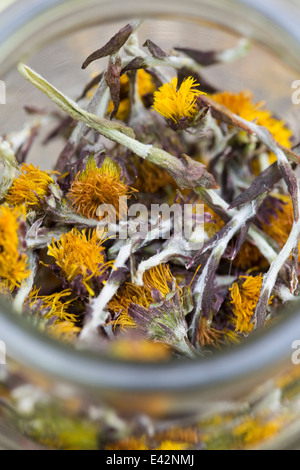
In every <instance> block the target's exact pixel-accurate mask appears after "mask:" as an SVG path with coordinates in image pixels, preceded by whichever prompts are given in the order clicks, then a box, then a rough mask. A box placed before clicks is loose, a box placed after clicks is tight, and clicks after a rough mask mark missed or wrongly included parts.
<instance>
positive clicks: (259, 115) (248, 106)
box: [212, 91, 293, 148]
mask: <svg viewBox="0 0 300 470" xmlns="http://www.w3.org/2000/svg"><path fill="white" fill-rule="evenodd" d="M212 98H213V100H214V101H216V102H217V103H219V104H221V105H223V106H225V107H226V108H228V109H229V110H230V111H231V112H232V113H234V114H237V115H238V116H240V117H241V118H243V119H246V120H247V121H256V123H257V124H258V125H259V126H264V127H266V128H267V129H269V131H270V132H271V134H272V135H273V137H274V138H275V139H276V140H277V142H278V143H279V144H281V145H283V146H285V147H287V148H291V145H292V144H291V140H290V139H291V137H292V135H293V133H292V131H291V130H290V129H288V128H287V127H286V123H285V122H284V121H279V120H278V119H275V118H274V117H273V115H272V113H271V112H270V111H268V110H267V109H264V108H263V106H264V104H265V103H264V102H259V103H253V94H252V93H251V92H249V91H241V92H240V93H230V92H228V91H225V92H223V93H216V94H214V95H212Z"/></svg>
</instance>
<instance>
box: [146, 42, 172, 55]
mask: <svg viewBox="0 0 300 470" xmlns="http://www.w3.org/2000/svg"><path fill="white" fill-rule="evenodd" d="M143 47H147V48H148V49H149V52H150V53H151V55H152V56H153V57H156V58H157V59H163V58H164V57H168V54H166V53H165V52H164V51H163V50H162V49H161V48H160V47H159V46H158V45H157V44H155V43H154V42H153V41H151V40H150V39H147V41H146V42H145V43H144V44H143Z"/></svg>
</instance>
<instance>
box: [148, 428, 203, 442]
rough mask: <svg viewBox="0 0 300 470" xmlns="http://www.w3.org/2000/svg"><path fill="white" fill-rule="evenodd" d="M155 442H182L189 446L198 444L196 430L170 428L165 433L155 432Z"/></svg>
mask: <svg viewBox="0 0 300 470" xmlns="http://www.w3.org/2000/svg"><path fill="white" fill-rule="evenodd" d="M154 439H155V440H156V441H162V442H163V441H164V442H166V441H168V442H170V441H171V442H184V443H189V446H191V445H197V444H198V443H199V434H198V431H197V428H192V427H189V428H178V427H174V428H170V429H167V430H166V431H161V432H157V433H156V434H155V436H154Z"/></svg>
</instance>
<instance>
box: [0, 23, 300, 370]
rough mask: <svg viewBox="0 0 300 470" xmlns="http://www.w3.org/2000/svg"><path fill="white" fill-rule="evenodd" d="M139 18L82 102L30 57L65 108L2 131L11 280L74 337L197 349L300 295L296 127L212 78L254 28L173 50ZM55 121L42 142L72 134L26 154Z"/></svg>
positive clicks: (135, 347)
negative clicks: (31, 158)
mask: <svg viewBox="0 0 300 470" xmlns="http://www.w3.org/2000/svg"><path fill="white" fill-rule="evenodd" d="M139 25H140V23H139V22H132V23H130V24H128V25H126V26H125V27H124V28H122V29H121V30H120V31H119V32H117V34H116V35H115V36H114V37H113V38H112V39H110V41H109V42H108V43H107V44H105V45H104V46H103V47H102V48H101V49H99V50H97V51H95V52H93V53H92V54H91V55H90V56H89V57H88V58H87V59H86V60H85V62H84V64H83V66H82V68H83V69H85V68H87V67H88V66H89V65H90V64H91V63H92V62H94V61H97V60H99V59H102V58H104V57H107V58H108V61H107V66H106V68H105V69H104V70H99V73H97V75H96V76H93V77H91V79H90V81H89V83H88V84H87V85H86V87H85V88H84V90H83V93H82V94H81V96H80V97H79V98H78V99H77V101H74V100H72V99H71V98H69V97H67V96H66V95H65V94H63V93H62V92H61V91H59V90H57V89H56V88H55V87H54V86H53V85H51V84H50V83H49V82H47V81H46V79H44V78H43V77H42V76H40V75H39V74H38V73H37V72H35V71H33V70H32V69H31V68H29V67H28V66H26V65H24V64H20V65H19V71H20V73H21V74H22V75H23V76H24V77H25V78H26V79H27V80H29V81H30V82H31V83H32V84H33V85H34V86H36V87H37V88H38V89H39V90H41V91H42V92H43V93H45V94H46V95H47V96H48V97H49V98H50V99H51V100H52V101H53V103H55V105H57V106H58V108H60V110H58V111H57V108H55V109H54V110H53V111H51V112H49V115H48V116H47V121H45V119H44V118H45V114H46V111H45V110H41V109H38V108H35V107H33V106H28V107H27V108H26V109H27V112H28V113H29V115H31V116H32V115H34V122H33V123H32V124H29V125H28V123H26V126H25V128H24V129H25V130H22V132H20V133H18V132H14V133H12V134H11V135H8V136H6V137H5V138H3V139H2V141H1V145H0V158H1V162H2V167H3V173H2V180H1V186H0V197H1V206H0V233H1V241H0V282H1V283H0V287H1V293H2V295H3V296H4V297H5V298H7V299H9V300H10V301H11V302H12V303H13V305H14V307H15V309H16V310H17V311H18V312H19V313H20V314H22V315H24V316H26V317H27V318H28V321H30V322H32V323H34V324H35V325H36V326H37V328H40V329H41V330H42V331H45V332H46V333H48V334H50V335H53V336H55V337H58V338H60V339H62V340H63V341H68V342H71V343H73V344H74V346H75V347H76V346H78V345H79V344H80V347H82V343H83V344H84V345H85V347H89V348H92V349H96V350H100V351H102V352H106V353H107V354H110V355H113V356H115V357H119V358H122V359H136V358H140V359H143V360H151V361H153V360H165V359H168V358H169V357H170V356H171V355H176V356H188V357H192V358H195V357H197V356H199V355H204V354H205V353H206V352H207V351H211V350H212V349H214V348H220V347H225V346H228V345H230V344H231V343H236V342H239V341H241V340H242V339H243V338H244V337H247V336H248V335H249V334H251V333H252V332H253V331H254V330H256V329H258V328H262V327H264V326H265V325H266V324H269V323H271V322H273V321H275V319H276V316H277V314H276V312H277V308H278V307H279V306H280V305H282V304H283V303H285V302H288V301H292V300H294V299H296V298H297V296H298V280H299V273H298V269H299V236H300V218H299V184H298V181H297V177H296V173H295V170H296V169H297V165H298V163H299V161H300V158H299V156H298V154H297V152H296V147H295V142H294V139H293V134H292V131H291V130H290V129H289V128H288V126H287V125H286V123H285V122H283V121H281V120H280V119H278V118H277V117H275V116H274V115H273V113H272V112H271V111H269V110H268V109H267V108H266V107H265V105H264V103H257V102H255V100H254V97H253V95H252V94H251V92H250V91H241V92H240V93H232V92H230V91H222V90H216V89H215V88H214V87H213V86H212V85H211V84H209V83H207V82H206V80H204V79H203V78H202V72H203V68H205V67H209V66H211V65H213V64H222V63H223V64H224V67H225V66H226V63H228V62H230V61H233V60H238V59H239V58H240V57H242V56H243V55H245V54H247V52H248V49H249V44H248V43H247V42H246V41H245V40H242V41H240V43H239V44H238V45H237V47H236V48H234V49H232V50H227V51H210V52H203V51H201V50H196V49H195V50H194V49H187V48H184V47H177V48H175V49H173V50H171V51H170V52H169V53H166V52H165V51H163V50H162V49H161V48H160V47H159V46H158V45H157V44H155V43H154V42H152V41H151V40H150V39H149V40H147V41H146V42H145V43H144V44H143V45H140V44H139V40H138V35H137V30H138V27H139ZM170 71H172V72H171V73H170ZM49 119H50V122H52V121H55V124H53V129H52V130H51V131H50V132H49V135H48V137H47V139H46V141H45V145H47V142H49V141H51V140H53V139H56V138H57V136H59V137H63V138H64V139H65V146H64V148H63V149H62V151H61V153H60V155H59V156H58V159H57V163H56V166H55V168H53V169H49V171H43V170H41V169H39V168H38V167H35V166H34V165H32V164H30V163H27V162H26V160H27V159H28V155H29V154H30V148H31V146H32V143H33V142H34V139H35V138H36V136H37V135H38V133H39V132H40V131H41V128H43V125H47V126H49ZM37 121H39V125H37ZM45 122H46V124H45ZM293 146H294V147H293ZM293 148H294V150H295V151H294V150H293ZM199 208H202V210H199ZM187 209H188V210H187ZM179 232H180V236H178V233H179Z"/></svg>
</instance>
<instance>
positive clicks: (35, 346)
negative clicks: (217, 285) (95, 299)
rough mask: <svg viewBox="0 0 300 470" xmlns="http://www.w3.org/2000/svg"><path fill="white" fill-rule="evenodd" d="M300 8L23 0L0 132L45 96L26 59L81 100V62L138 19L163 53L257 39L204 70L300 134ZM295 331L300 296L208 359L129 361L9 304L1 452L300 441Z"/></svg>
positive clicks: (37, 150) (5, 71) (11, 17)
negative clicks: (29, 78)
mask: <svg viewBox="0 0 300 470" xmlns="http://www.w3.org/2000/svg"><path fill="white" fill-rule="evenodd" d="M288 3H289V4H290V5H289V11H290V14H289V11H287V4H288ZM299 11H300V10H299V8H298V6H297V2H293V3H292V2H283V1H281V2H280V1H271V0H267V1H264V2H260V1H258V0H185V1H184V2H182V1H179V0H173V1H172V2H170V1H169V0H152V1H151V2H146V1H139V0H126V2H120V1H118V0H45V1H43V2H41V1H39V0H26V2H24V1H17V2H15V3H14V4H13V5H12V6H11V7H10V8H8V9H6V10H5V11H4V12H2V13H1V15H0V44H1V47H0V65H1V67H0V70H1V77H0V78H1V79H2V80H3V81H5V83H6V90H7V97H6V103H7V104H6V105H5V106H2V108H1V115H0V124H1V134H5V133H6V132H9V131H12V130H17V129H18V128H20V127H21V126H22V123H23V122H24V119H25V114H24V112H23V107H24V105H26V104H33V105H36V106H38V107H42V106H44V105H46V106H47V105H48V104H49V103H48V100H47V99H46V98H45V97H44V96H42V95H41V94H40V92H38V91H37V90H35V89H33V87H31V85H29V84H27V83H26V82H25V80H24V79H23V78H21V77H20V76H19V74H18V72H17V71H16V64H17V63H18V62H19V61H20V60H23V61H24V62H26V63H28V64H29V65H30V66H32V67H33V68H35V69H36V70H37V71H38V72H39V73H41V74H42V75H43V76H45V77H47V79H49V81H50V82H52V83H53V84H55V85H56V86H57V87H58V88H60V89H61V90H63V91H66V92H67V94H68V95H69V96H71V97H73V98H74V97H75V98H76V96H78V92H80V91H81V89H82V88H83V86H84V84H85V83H86V82H87V80H88V77H89V76H88V75H87V73H89V72H82V71H80V67H81V63H82V62H83V60H84V59H85V58H86V57H87V56H88V55H89V53H90V52H91V51H92V50H94V49H96V48H97V47H99V46H100V45H102V44H104V43H105V42H106V41H107V40H108V39H109V38H110V37H111V36H112V34H114V33H115V32H116V31H117V30H118V29H119V27H120V26H121V25H124V24H125V22H127V21H128V20H131V19H132V18H142V19H144V20H145V21H144V24H143V26H142V28H141V36H142V39H143V38H145V39H147V38H148V37H149V38H151V39H152V40H154V41H155V42H157V43H158V44H159V45H160V46H161V47H162V48H166V49H167V48H170V47H171V46H173V45H174V44H175V45H176V44H180V45H184V46H186V47H197V45H196V42H195V38H196V41H197V44H198V47H199V48H202V46H203V48H204V49H215V48H222V49H223V48H226V47H231V46H232V45H234V44H235V43H236V41H237V39H238V38H239V37H240V36H243V37H248V38H250V39H251V40H253V45H252V49H251V52H250V54H249V56H248V57H246V58H244V59H242V60H241V61H238V62H236V63H234V64H232V65H231V66H230V67H227V68H226V67H224V66H222V70H220V68H219V66H215V67H212V69H209V70H204V74H205V75H206V76H207V77H208V78H210V80H212V81H213V82H214V83H215V84H216V85H217V86H220V87H221V88H223V89H225V88H227V89H232V90H233V91H237V90H239V89H241V88H250V89H251V90H253V91H254V92H255V95H256V97H257V98H258V99H266V101H267V102H268V104H269V107H270V108H271V109H274V110H275V112H277V113H278V114H280V116H281V117H283V118H285V119H286V120H288V122H289V123H290V125H291V126H292V127H293V128H294V130H295V133H296V135H297V133H298V132H299V129H297V127H296V118H297V116H299V109H298V108H297V107H296V106H294V105H292V102H291V95H292V88H291V86H292V82H293V81H294V80H297V78H300V77H299V75H300V30H299V27H298V24H297V22H296V17H295V13H298V14H299ZM55 149H56V147H55V146H52V145H50V146H49V147H47V148H44V147H42V144H41V142H40V141H39V142H37V144H36V145H35V146H34V148H33V151H32V155H31V157H30V160H31V161H33V162H34V163H36V162H38V163H39V164H40V166H41V167H43V168H45V169H49V168H50V166H51V155H53V154H54V155H55V154H57V151H58V150H57V149H56V150H55ZM55 152H56V153H55ZM41 155H43V157H42V158H41ZM298 339H300V317H299V304H298V303H293V304H292V305H288V306H287V307H286V308H285V309H284V311H283V312H282V318H281V319H280V321H278V322H276V324H275V325H273V326H272V327H270V328H268V329H266V330H265V331H263V332H258V333H256V334H254V335H253V336H252V337H251V338H250V339H248V340H246V341H245V342H243V344H241V345H239V346H235V347H232V348H231V349H230V350H226V351H222V352H220V353H216V354H213V355H211V356H209V357H207V358H205V359H203V360H202V359H199V360H197V361H190V360H189V361H188V360H187V361H183V360H181V361H171V362H168V363H161V364H149V363H141V362H133V361H131V362H130V361H127V362H125V361H121V360H113V359H111V358H108V357H103V356H101V355H98V354H96V353H92V352H88V351H80V350H74V349H73V348H72V347H70V346H68V345H65V344H62V343H58V342H57V341H55V340H54V339H51V338H48V337H45V336H44V335H43V334H42V333H40V332H39V331H36V330H35V329H33V328H32V327H31V326H30V325H28V324H27V323H26V322H25V321H24V319H23V318H22V317H21V316H17V315H16V314H14V313H13V312H12V308H11V306H9V305H4V304H3V305H2V304H1V311H0V340H1V342H3V343H1V344H5V347H6V364H5V365H2V366H0V397H1V398H0V447H2V448H5V449H6V448H9V449H11V448H13V449H19V448H22V449H38V448H43V447H49V448H61V449H94V448H109V447H111V448H113V444H112V443H113V442H114V441H116V440H118V439H119V440H122V439H123V441H124V439H126V438H127V439H128V438H131V439H133V440H132V441H130V440H129V441H128V446H129V447H128V448H129V449H130V448H133V447H130V445H132V446H134V445H138V444H137V442H138V441H139V439H140V440H141V439H145V440H146V441H147V439H150V440H151V439H153V436H154V437H155V436H159V435H160V436H162V437H161V439H165V440H167V441H178V440H181V441H182V440H183V439H185V440H186V441H188V442H189V444H190V447H191V448H196V449H202V448H203V449H223V448H224V449H244V448H251V449H253V448H274V449H283V448H288V447H289V448H292V447H294V448H296V447H297V442H298V439H299V438H300V407H299V399H300V369H299V367H297V366H296V365H294V364H293V363H292V353H293V349H292V346H293V344H294V342H295V341H296V340H298ZM142 436H144V437H142ZM145 436H146V437H145ZM157 439H158V437H157ZM130 442H133V444H130ZM134 442H135V444H134Z"/></svg>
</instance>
